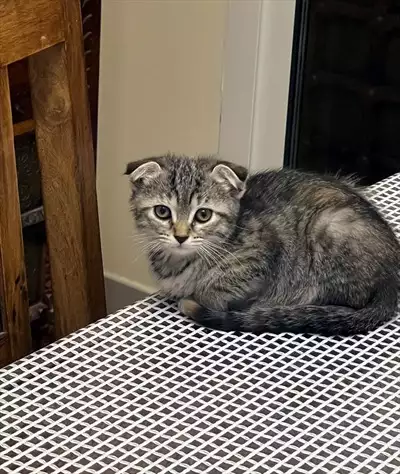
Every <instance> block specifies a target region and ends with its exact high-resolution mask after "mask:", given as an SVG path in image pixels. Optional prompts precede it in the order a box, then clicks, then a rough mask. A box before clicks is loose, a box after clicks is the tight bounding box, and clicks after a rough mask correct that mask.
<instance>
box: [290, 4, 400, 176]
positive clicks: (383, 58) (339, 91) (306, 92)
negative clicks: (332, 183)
mask: <svg viewBox="0 0 400 474" xmlns="http://www.w3.org/2000/svg"><path fill="white" fill-rule="evenodd" d="M285 165H286V166H289V167H293V168H301V169H306V170H313V171H318V172H330V173H337V172H340V173H341V174H353V173H355V174H357V175H358V176H359V177H360V178H361V179H362V182H363V183H364V184H370V183H373V182H376V181H378V180H380V179H382V178H384V177H386V176H389V175H391V174H393V173H395V172H398V171H400V0H297V5H296V17H295V32H294V44H293V59H292V70H291V86H290V96H289V110H288V121H287V133H286V149H285Z"/></svg>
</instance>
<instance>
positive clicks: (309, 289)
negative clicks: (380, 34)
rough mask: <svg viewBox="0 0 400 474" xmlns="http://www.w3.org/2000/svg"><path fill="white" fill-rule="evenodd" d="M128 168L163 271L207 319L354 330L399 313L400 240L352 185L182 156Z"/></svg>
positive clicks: (212, 323)
mask: <svg viewBox="0 0 400 474" xmlns="http://www.w3.org/2000/svg"><path fill="white" fill-rule="evenodd" d="M126 174H128V175H129V176H130V182H131V187H132V197H131V203H132V211H133V216H134V219H135V221H136V225H137V228H138V230H139V231H140V232H141V233H143V234H144V236H145V238H146V240H147V248H148V257H149V261H150V266H151V269H152V271H153V273H154V275H155V276H156V277H157V279H158V281H159V283H160V285H161V289H162V291H163V292H164V293H165V295H167V296H168V297H170V298H174V299H177V300H179V301H180V307H181V309H182V311H183V313H185V314H186V315H187V316H189V317H190V318H192V319H193V320H195V321H197V322H198V323H200V324H202V325H205V326H209V327H212V328H216V329H221V330H226V331H251V332H254V333H262V332H274V333H277V332H295V333H299V332H302V333H318V334H322V335H351V334H356V333H366V332H368V331H370V330H373V329H375V328H376V327H378V326H380V325H381V324H383V323H385V322H387V321H389V320H390V319H391V318H393V317H394V315H395V312H396V308H397V302H398V289H399V287H400V284H399V283H400V280H399V274H398V270H399V263H400V246H399V243H398V242H397V240H396V238H395V236H394V233H393V232H392V230H391V229H390V227H389V225H388V224H387V223H386V222H385V221H384V220H383V219H382V218H381V217H380V215H379V214H378V212H377V211H376V210H375V209H374V207H373V206H372V204H370V203H369V202H368V201H367V200H366V199H365V198H363V197H362V196H361V195H360V194H359V193H358V192H357V191H356V189H355V188H354V187H353V186H351V185H350V184H347V183H345V182H342V181H339V180H336V179H334V178H332V177H322V176H316V175H311V174H306V173H302V172H298V171H293V170H287V169H286V170H285V169H284V170H280V171H266V172H262V173H258V174H254V175H250V176H248V173H247V170H246V169H244V168H242V167H240V166H236V165H233V164H231V163H227V162H222V161H218V160H216V159H214V158H210V157H204V158H195V159H194V158H188V157H183V156H182V157H181V156H173V155H167V156H161V157H156V158H148V159H144V160H141V161H136V162H133V163H130V164H129V165H128V167H127V171H126Z"/></svg>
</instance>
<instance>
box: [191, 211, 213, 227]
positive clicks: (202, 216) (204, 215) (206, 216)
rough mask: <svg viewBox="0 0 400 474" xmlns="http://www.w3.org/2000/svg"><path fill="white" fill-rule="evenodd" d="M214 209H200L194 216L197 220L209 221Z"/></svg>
mask: <svg viewBox="0 0 400 474" xmlns="http://www.w3.org/2000/svg"><path fill="white" fill-rule="evenodd" d="M212 213H213V211H212V210H211V209H204V208H202V209H199V210H198V211H197V212H196V214H195V215H194V218H195V220H196V221H197V222H201V223H204V222H208V221H209V220H210V219H211V216H212Z"/></svg>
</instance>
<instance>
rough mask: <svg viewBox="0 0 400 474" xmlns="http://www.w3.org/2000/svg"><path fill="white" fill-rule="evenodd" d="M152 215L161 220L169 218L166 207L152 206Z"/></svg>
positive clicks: (169, 213) (169, 211) (169, 212)
mask: <svg viewBox="0 0 400 474" xmlns="http://www.w3.org/2000/svg"><path fill="white" fill-rule="evenodd" d="M154 214H155V215H156V216H157V217H158V218H159V219H162V220H167V219H170V218H171V210H170V208H169V207H167V206H154Z"/></svg>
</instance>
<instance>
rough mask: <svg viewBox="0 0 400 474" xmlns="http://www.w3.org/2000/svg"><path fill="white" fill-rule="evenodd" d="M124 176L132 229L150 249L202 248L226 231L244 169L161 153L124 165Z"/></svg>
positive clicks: (240, 191) (241, 187)
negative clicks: (128, 188)
mask: <svg viewBox="0 0 400 474" xmlns="http://www.w3.org/2000/svg"><path fill="white" fill-rule="evenodd" d="M126 174H127V175H129V177H130V182H131V187H132V198H131V203H132V211H133V215H134V218H135V221H136V225H137V228H138V230H139V231H140V232H141V233H143V234H144V235H145V236H146V238H147V239H148V242H149V244H150V245H149V246H150V248H151V249H152V250H154V251H158V250H162V251H164V252H172V253H174V254H176V255H182V256H184V255H189V254H193V253H195V252H198V251H199V250H200V249H201V248H203V249H205V252H207V248H209V249H210V247H215V245H217V244H218V243H221V242H222V241H224V240H225V239H227V238H228V237H229V235H230V234H231V233H232V231H233V229H234V226H235V222H236V219H237V214H238V211H239V201H240V198H241V196H242V195H243V193H244V190H245V180H246V177H247V170H246V169H245V168H243V167H241V166H237V165H233V164H232V163H228V162H224V161H218V160H216V159H214V158H209V157H202V158H188V157H181V156H174V155H166V156H161V157H155V158H146V159H144V160H140V161H135V162H132V163H129V165H128V166H127V170H126ZM210 252H212V250H211V249H210Z"/></svg>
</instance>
